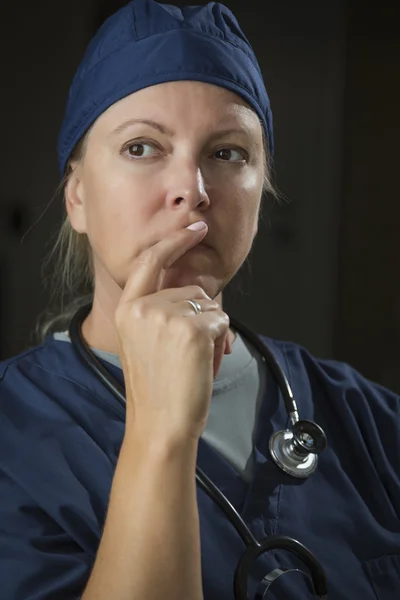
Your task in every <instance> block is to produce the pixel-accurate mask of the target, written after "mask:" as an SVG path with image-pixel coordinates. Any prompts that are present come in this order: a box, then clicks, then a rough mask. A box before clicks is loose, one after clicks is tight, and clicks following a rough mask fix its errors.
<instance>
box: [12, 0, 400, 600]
mask: <svg viewBox="0 0 400 600" xmlns="http://www.w3.org/2000/svg"><path fill="white" fill-rule="evenodd" d="M272 153H273V139H272V119H271V113H270V109H269V101H268V96H267V94H266V91H265V88H264V84H263V81H262V77H261V74H260V70H259V67H258V65H257V61H256V58H255V56H254V54H253V51H252V50H251V47H250V45H249V43H248V41H247V40H246V38H245V37H244V35H243V33H242V32H241V30H240V28H239V26H238V24H237V21H236V20H235V18H234V16H233V15H232V14H231V12H230V11H228V10H227V9H226V8H225V7H223V6H222V5H216V4H213V3H211V4H208V5H206V6H204V7H197V8H196V7H187V8H185V9H182V10H181V9H178V8H176V7H173V6H169V5H159V4H157V3H156V2H154V1H153V0H134V1H133V2H130V3H129V4H128V5H127V6H125V7H124V8H123V9H121V10H120V11H118V13H116V14H115V15H113V16H112V17H111V18H110V19H109V20H108V21H107V22H106V23H105V24H104V25H103V26H102V27H101V28H100V30H99V32H98V33H97V34H96V36H95V38H94V40H93V41H92V42H91V44H90V45H89V47H88V50H87V52H86V54H85V56H84V58H83V61H82V64H81V65H80V67H79V69H78V72H77V74H76V77H75V79H74V82H73V84H72V87H71V91H70V95H69V100H68V105H67V109H66V115H65V120H64V123H63V126H62V129H61V134H60V140H59V161H60V169H61V173H62V175H63V177H64V183H65V186H64V190H65V205H66V210H67V215H68V216H67V220H66V224H64V226H63V232H62V234H61V238H60V239H61V241H62V240H64V242H65V240H66V239H67V255H66V256H67V259H68V261H70V262H69V263H68V264H67V265H66V266H65V272H66V274H67V276H68V277H70V278H71V277H72V278H73V277H74V275H76V274H78V276H79V277H81V279H82V277H83V278H85V277H87V279H88V281H89V283H90V284H91V285H92V294H91V298H90V301H91V308H90V311H89V313H88V314H87V317H86V318H85V319H84V321H83V324H82V335H83V338H84V340H85V343H87V344H88V345H89V346H90V347H91V348H92V349H93V350H94V352H95V354H96V355H97V357H99V359H100V361H101V364H102V365H103V367H104V366H106V368H107V371H108V373H109V374H111V375H112V376H113V377H114V378H115V379H116V380H117V382H119V384H120V385H121V386H122V387H123V391H124V396H125V397H126V401H125V399H123V402H124V404H123V405H122V404H121V402H119V401H118V400H117V397H116V396H115V395H114V394H113V393H111V391H110V390H109V389H108V388H107V387H105V386H104V385H103V383H102V382H101V381H100V380H99V378H98V377H96V376H95V374H94V373H93V372H92V371H91V370H90V369H88V367H87V365H85V364H84V363H83V362H82V360H81V357H80V356H79V354H78V353H77V351H76V348H75V347H73V345H72V344H71V343H70V342H71V340H70V337H69V334H68V332H65V331H64V329H65V328H68V321H69V316H70V315H69V314H63V315H61V317H63V318H64V323H63V321H62V319H59V320H56V321H54V322H53V323H52V327H53V329H55V330H56V333H55V335H50V334H49V335H47V337H46V339H45V340H44V342H43V343H41V344H40V345H38V346H37V347H35V348H32V349H30V350H28V351H27V352H25V353H23V354H21V355H20V356H17V357H14V358H12V359H10V360H8V361H5V362H4V363H2V364H1V366H0V402H1V411H0V415H1V419H0V428H1V429H0V490H1V492H0V493H1V504H0V575H1V577H0V580H1V585H2V595H1V597H2V598H3V599H4V600H33V599H35V600H44V599H53V598H57V599H62V598H63V599H71V600H72V599H74V598H83V599H84V600H103V599H107V600H109V599H110V598H112V599H113V600H136V599H140V600H142V599H143V598H145V599H146V600H153V599H157V600H158V599H159V598H163V600H183V599H190V600H201V599H203V598H204V600H214V599H217V600H231V599H233V598H234V588H233V581H234V576H235V570H236V566H237V563H238V561H239V559H240V557H241V556H242V555H243V552H244V545H243V542H242V540H241V539H240V537H239V536H238V534H237V532H236V531H235V529H234V528H233V526H232V525H231V523H230V522H229V520H228V519H227V518H226V516H225V515H224V514H223V513H222V512H221V510H220V508H219V507H218V506H217V505H216V504H215V502H213V501H212V500H211V498H210V497H209V496H208V495H207V494H206V493H204V490H202V489H199V488H198V487H196V480H195V477H194V475H195V470H196V465H197V466H199V467H200V468H201V469H202V470H203V471H204V472H205V473H206V474H207V475H208V476H209V478H210V479H211V480H212V481H213V482H214V483H215V484H216V485H217V486H218V487H219V488H220V489H221V491H222V492H223V493H224V494H225V495H226V497H227V498H228V500H229V501H230V502H231V504H232V505H233V506H234V507H235V509H236V510H237V511H238V512H239V513H240V515H241V516H242V518H243V520H244V521H245V522H246V524H247V525H248V527H249V528H250V530H251V532H252V534H253V535H254V536H255V537H256V538H257V539H258V540H262V539H263V538H265V537H266V536H272V535H274V534H279V535H286V536H291V537H293V538H295V539H296V540H298V541H299V542H301V543H302V544H304V545H305V546H307V548H308V549H309V550H310V551H312V552H313V553H314V554H315V556H316V557H317V559H318V561H319V562H320V563H321V565H322V566H323V569H324V570H325V573H326V576H327V583H328V591H329V598H336V599H351V600H358V599H359V600H372V599H375V598H379V599H388V598H391V599H392V598H396V597H399V593H400V548H399V546H400V522H399V513H400V495H399V492H400V482H399V466H400V462H399V398H398V397H396V396H395V394H393V393H391V392H389V391H388V390H385V389H383V388H382V387H380V386H378V385H374V384H372V383H370V382H368V381H366V380H365V379H364V378H363V377H362V376H361V375H359V374H358V373H356V372H355V371H354V370H353V369H351V368H350V367H349V366H347V365H342V364H339V363H336V362H333V361H321V360H316V359H314V358H313V357H311V356H310V355H309V354H308V353H307V352H306V351H305V350H304V349H302V348H300V347H298V346H296V345H295V344H290V343H280V342H277V341H273V340H269V339H268V338H265V337H263V338H262V339H263V341H264V342H265V343H266V344H267V345H268V347H269V348H270V349H271V350H272V352H273V354H274V356H275V357H276V359H277V360H278V361H279V363H280V364H281V366H282V367H283V369H284V371H285V374H286V376H287V377H288V379H289V381H290V384H291V386H292V388H293V390H294V394H295V397H296V398H297V399H298V406H299V412H300V413H301V417H302V418H303V419H309V420H315V421H316V422H317V423H318V424H319V425H320V426H321V427H323V429H324V430H325V433H326V436H327V439H328V447H327V448H326V450H325V451H324V453H323V454H322V455H321V457H320V461H319V464H318V468H317V469H316V471H315V473H313V475H312V476H311V477H310V478H298V477H293V476H291V475H290V474H289V473H285V472H284V471H283V470H282V469H280V468H279V467H278V466H277V464H276V463H275V462H274V460H272V458H271V454H270V452H269V445H268V444H269V440H270V437H271V435H272V434H273V433H274V432H277V431H279V430H282V429H285V428H286V427H287V425H288V418H287V413H286V410H285V403H284V401H283V398H282V394H281V393H280V391H279V387H278V386H277V383H276V380H275V378H274V376H273V373H272V371H271V368H269V367H268V366H267V365H266V363H265V361H264V360H263V357H262V356H261V355H260V352H259V349H258V347H256V346H255V345H254V344H252V343H251V342H249V340H248V339H247V338H246V337H245V336H243V335H242V334H241V333H240V331H236V329H235V328H234V327H232V326H231V324H230V320H229V318H228V316H227V315H226V314H225V313H224V311H223V308H222V291H223V289H224V287H225V286H226V285H227V283H228V282H229V281H230V280H231V279H232V277H233V276H234V275H235V274H236V273H237V271H238V270H239V268H240V267H241V265H242V264H243V262H244V260H245V259H246V257H247V256H248V254H249V252H250V249H251V246H252V243H253V241H254V238H255V235H256V232H257V223H258V218H259V212H260V202H261V197H262V192H263V190H265V189H267V190H268V189H271V184H270V165H271V158H272ZM64 245H65V244H64ZM74 300H75V302H74V310H75V308H76V306H77V305H79V304H80V303H82V299H81V298H79V297H76V298H75V299H74ZM84 301H85V299H84ZM65 319H66V321H65ZM60 323H63V325H62V326H61V325H60ZM71 333H72V329H71ZM279 568H280V569H281V571H277V569H279ZM298 568H300V569H301V570H302V571H304V570H305V569H304V565H303V564H302V562H301V561H300V560H299V559H298V558H297V557H296V555H291V554H288V553H286V552H283V551H281V550H278V551H276V552H274V553H268V554H266V555H264V556H263V557H262V558H260V559H259V560H258V561H257V562H255V564H254V565H253V566H252V571H251V575H250V577H249V581H248V588H247V589H248V594H249V597H250V598H254V597H255V594H256V593H258V596H257V598H261V597H264V596H262V595H260V593H259V592H258V591H259V589H260V588H259V583H260V581H261V580H262V579H263V578H264V577H265V575H267V574H270V573H271V572H272V573H273V574H274V575H273V576H272V579H273V580H274V581H273V585H271V586H270V587H269V589H268V595H267V596H265V597H270V598H276V599H282V600H283V599H285V600H286V599H291V598H296V599H307V598H311V597H315V596H313V593H312V588H311V586H310V584H309V582H308V580H307V579H306V578H305V577H304V575H303V574H301V573H299V571H298V570H297V569H298ZM284 569H288V571H285V570H284ZM282 573H283V576H280V577H278V576H277V575H278V574H282ZM264 584H265V586H264V587H267V582H266V581H265V582H264Z"/></svg>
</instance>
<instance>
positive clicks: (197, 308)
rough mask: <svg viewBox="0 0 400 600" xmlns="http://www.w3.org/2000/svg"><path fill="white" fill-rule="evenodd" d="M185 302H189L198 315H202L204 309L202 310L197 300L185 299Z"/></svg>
mask: <svg viewBox="0 0 400 600" xmlns="http://www.w3.org/2000/svg"><path fill="white" fill-rule="evenodd" d="M185 302H189V304H190V305H191V306H192V308H193V310H194V312H195V313H196V315H201V313H202V312H203V311H202V310H201V306H200V304H199V303H198V302H197V301H196V300H185Z"/></svg>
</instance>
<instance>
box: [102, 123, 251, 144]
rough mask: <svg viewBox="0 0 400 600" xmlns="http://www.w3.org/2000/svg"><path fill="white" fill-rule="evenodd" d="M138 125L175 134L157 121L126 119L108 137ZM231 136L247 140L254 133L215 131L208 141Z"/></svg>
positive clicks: (243, 130) (235, 129)
mask: <svg viewBox="0 0 400 600" xmlns="http://www.w3.org/2000/svg"><path fill="white" fill-rule="evenodd" d="M138 123H140V124H143V125H149V127H153V129H156V130H157V131H159V132H160V133H162V134H163V135H168V136H169V137H174V136H175V132H174V131H172V130H171V129H169V128H168V127H167V126H166V125H163V124H162V123H158V122H157V121H153V120H152V119H128V120H127V121H124V122H123V123H121V125H118V127H116V128H115V129H114V130H113V131H112V132H111V134H110V137H111V136H115V135H118V134H120V133H122V132H123V131H125V129H127V128H128V127H131V126H132V125H135V124H138ZM232 134H240V135H245V136H247V137H249V138H253V136H254V132H253V131H251V129H250V128H248V127H246V126H245V125H243V126H242V127H231V128H228V129H220V130H219V131H215V132H214V133H212V134H211V135H210V136H209V139H210V140H216V139H218V138H222V137H225V136H227V135H232Z"/></svg>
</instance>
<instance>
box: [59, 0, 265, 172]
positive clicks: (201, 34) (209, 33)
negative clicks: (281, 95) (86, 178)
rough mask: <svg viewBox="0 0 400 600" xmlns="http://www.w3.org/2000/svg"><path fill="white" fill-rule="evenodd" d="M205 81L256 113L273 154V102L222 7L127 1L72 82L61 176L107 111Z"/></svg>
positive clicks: (247, 46) (245, 43)
mask: <svg viewBox="0 0 400 600" xmlns="http://www.w3.org/2000/svg"><path fill="white" fill-rule="evenodd" d="M181 80H191V81H202V82H204V83H211V84H214V85H218V86H220V87H224V88H226V89H228V90H230V91H232V92H235V93H236V94H238V95H239V96H241V97H242V98H243V99H244V100H246V102H247V103H248V104H249V105H250V106H251V107H252V108H253V109H254V110H255V111H256V113H257V115H258V116H259V118H260V120H261V122H262V124H263V127H264V129H265V133H266V137H267V140H268V146H269V154H270V157H272V156H273V153H274V142H273V126H272V113H271V108H270V102H269V98H268V94H267V91H266V89H265V84H264V81H263V77H262V75H261V70H260V67H259V64H258V62H257V58H256V56H255V54H254V51H253V49H252V47H251V45H250V43H249V41H248V40H247V38H246V37H245V35H244V34H243V32H242V30H241V28H240V26H239V24H238V22H237V19H236V18H235V16H234V15H233V14H232V12H231V11H230V10H229V9H228V8H227V7H226V6H224V5H223V4H219V3H216V2H210V3H208V4H206V5H205V6H186V7H184V8H178V7H176V6H172V5H169V4H160V3H158V2H155V1H154V0H132V1H131V2H129V3H128V4H127V5H126V6H124V7H123V8H121V9H120V10H119V11H117V12H116V13H115V14H113V15H112V16H111V17H109V18H108V19H107V20H106V21H105V23H103V25H102V26H101V27H100V29H99V30H98V32H97V33H96V35H95V36H94V38H93V39H92V40H91V42H90V44H89V45H88V48H87V50H86V52H85V54H84V56H83V59H82V62H81V64H80V65H79V67H78V70H77V72H76V74H75V77H74V79H73V82H72V85H71V88H70V91H69V95H68V102H67V106H66V110H65V116H64V120H63V123H62V126H61V130H60V134H59V139H58V162H59V168H60V172H61V175H62V176H63V175H64V172H65V167H66V164H67V161H68V158H69V157H70V154H71V152H72V150H73V148H74V146H75V145H76V143H77V142H78V141H79V140H80V138H81V137H82V136H83V135H84V133H85V132H86V131H87V130H88V129H89V127H90V126H91V125H92V124H93V123H94V122H95V120H96V119H97V117H99V115H101V114H102V113H103V112H104V111H105V110H106V109H107V108H109V107H110V106H111V105H112V104H114V103H115V102H117V101H118V100H121V99H122V98H124V97H126V96H128V95H129V94H132V93H133V92H137V91H138V90H141V89H143V88H146V87H149V86H152V85H157V84H160V83H165V82H167V81H181Z"/></svg>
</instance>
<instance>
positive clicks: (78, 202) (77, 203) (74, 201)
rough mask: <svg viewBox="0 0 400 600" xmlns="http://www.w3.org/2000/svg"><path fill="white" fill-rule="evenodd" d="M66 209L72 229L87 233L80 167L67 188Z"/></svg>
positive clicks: (70, 178) (74, 170) (72, 174)
mask: <svg viewBox="0 0 400 600" xmlns="http://www.w3.org/2000/svg"><path fill="white" fill-rule="evenodd" d="M65 208H66V210H67V214H68V216H69V220H70V223H71V226H72V228H73V229H75V231H77V232H78V233H87V226H86V211H85V194H84V185H83V181H82V179H81V172H80V169H79V166H77V167H75V168H74V169H73V171H72V173H71V175H70V176H69V179H68V182H67V185H66V186H65Z"/></svg>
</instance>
